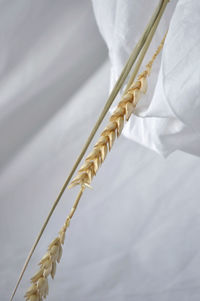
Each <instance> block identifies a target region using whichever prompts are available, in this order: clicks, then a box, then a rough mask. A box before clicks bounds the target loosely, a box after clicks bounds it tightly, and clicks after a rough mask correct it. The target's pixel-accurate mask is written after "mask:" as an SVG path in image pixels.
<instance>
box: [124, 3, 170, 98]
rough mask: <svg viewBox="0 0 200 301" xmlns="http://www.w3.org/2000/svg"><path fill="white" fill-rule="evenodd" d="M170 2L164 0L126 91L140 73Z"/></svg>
mask: <svg viewBox="0 0 200 301" xmlns="http://www.w3.org/2000/svg"><path fill="white" fill-rule="evenodd" d="M168 2H169V0H165V1H164V3H163V6H162V7H161V9H160V11H159V13H158V17H157V18H156V20H155V23H154V24H153V26H152V28H151V30H150V32H149V35H148V37H147V39H146V42H145V44H144V46H143V48H142V50H141V52H140V56H139V58H138V60H137V62H136V65H135V67H134V70H133V73H132V74H131V76H130V79H129V81H128V84H127V86H126V89H125V92H124V93H126V92H127V91H128V89H129V87H130V86H131V84H132V83H133V81H134V79H135V77H136V75H137V73H138V71H139V69H140V66H141V64H142V61H143V59H144V56H145V54H146V52H147V50H148V48H149V46H150V44H151V41H152V39H153V36H154V34H155V31H156V29H157V27H158V24H159V23H160V19H161V17H162V15H163V13H164V11H165V8H166V6H167V3H168Z"/></svg>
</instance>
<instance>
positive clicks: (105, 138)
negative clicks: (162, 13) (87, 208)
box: [69, 35, 166, 188]
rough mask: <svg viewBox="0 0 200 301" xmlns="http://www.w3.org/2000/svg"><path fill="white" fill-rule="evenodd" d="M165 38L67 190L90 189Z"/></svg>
mask: <svg viewBox="0 0 200 301" xmlns="http://www.w3.org/2000/svg"><path fill="white" fill-rule="evenodd" d="M165 37H166V35H165V36H164V38H163V40H162V42H161V44H160V45H159V47H158V49H157V50H156V52H155V53H154V55H153V57H152V59H151V60H150V61H149V63H148V64H147V65H146V69H145V70H144V71H143V72H142V73H141V74H140V75H139V76H138V78H137V81H136V82H134V83H133V84H132V85H131V86H130V88H129V89H128V91H127V93H126V94H125V95H124V96H123V97H122V99H121V101H120V102H119V104H118V106H117V108H116V109H115V111H114V113H113V114H112V115H111V117H110V119H109V123H108V125H107V126H106V128H105V129H104V131H103V132H102V133H101V135H100V138H99V140H98V141H97V143H96V144H95V145H94V148H93V150H92V152H91V153H90V154H89V155H88V156H87V157H86V159H85V162H84V164H83V166H82V167H81V168H80V169H79V171H78V174H77V176H76V177H75V178H74V179H73V181H72V182H71V184H70V186H69V188H71V187H73V186H77V185H81V186H84V187H91V186H90V184H91V182H92V179H93V177H94V176H95V175H96V172H97V171H98V169H99V167H100V165H101V164H102V163H103V161H104V160H105V158H106V155H107V152H108V150H109V151H110V150H111V148H112V146H113V143H114V141H115V138H116V137H119V136H120V134H121V132H122V130H123V127H124V121H125V120H126V121H128V120H129V118H130V116H131V114H132V113H133V112H134V109H135V107H136V105H137V103H138V101H139V99H140V97H141V95H142V94H144V93H146V91H147V77H148V76H149V75H150V71H151V68H152V65H153V62H154V60H155V58H156V57H157V55H158V54H159V52H160V51H161V49H162V47H163V44H164V41H165Z"/></svg>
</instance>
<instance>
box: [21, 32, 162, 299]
mask: <svg viewBox="0 0 200 301" xmlns="http://www.w3.org/2000/svg"><path fill="white" fill-rule="evenodd" d="M164 40H165V37H164V39H163V41H162V42H161V44H160V46H159V47H158V49H157V50H156V52H155V54H154V56H153V57H152V59H151V61H150V62H149V63H148V64H147V65H146V70H145V71H144V72H142V73H141V74H140V75H139V76H138V79H137V81H136V82H135V83H133V84H132V85H131V86H130V88H129V89H128V91H127V93H126V94H125V95H124V96H123V97H122V100H121V101H120V102H119V104H118V106H117V108H116V109H115V111H114V113H113V114H112V115H111V117H110V119H109V123H108V125H107V126H106V128H105V129H104V131H103V132H102V133H101V135H100V138H99V140H98V141H97V143H96V144H95V145H94V148H93V150H92V152H91V153H90V154H89V155H88V156H87V158H86V159H85V163H84V164H83V166H82V167H81V168H80V169H79V171H78V174H77V176H76V177H75V178H74V180H73V181H72V182H71V185H70V186H71V187H73V186H76V185H80V186H81V189H80V192H79V194H78V196H77V199H76V200H75V203H74V205H73V207H72V209H71V211H70V213H69V215H68V217H67V219H66V221H65V223H64V225H63V227H62V228H61V230H60V231H59V235H58V236H57V237H56V238H55V239H54V240H53V241H52V242H51V243H50V245H49V247H48V249H47V252H46V254H45V255H44V256H43V258H42V259H41V260H40V262H39V270H38V272H37V273H36V274H35V275H34V276H33V277H32V278H31V286H30V288H29V289H28V290H27V292H26V294H25V296H24V297H25V299H26V301H43V299H44V298H46V297H47V295H48V291H49V285H48V277H49V275H51V277H52V279H53V278H54V276H55V273H56V265H57V263H59V262H60V259H61V256H62V245H63V244H64V241H65V233H66V230H67V228H68V227H69V224H70V221H71V218H72V217H73V215H74V212H75V210H76V208H77V205H78V203H79V200H80V198H81V196H82V194H83V191H84V189H85V188H86V187H91V186H90V184H91V181H92V179H93V177H94V176H95V175H96V172H97V171H98V169H99V167H100V166H101V164H102V163H103V161H104V160H105V158H106V155H107V152H108V150H109V151H110V150H111V148H112V146H113V143H114V141H115V139H116V137H119V136H120V134H121V132H122V129H123V127H124V121H125V120H129V118H130V116H131V114H132V113H133V112H134V109H135V107H136V105H137V103H138V101H139V99H140V97H141V94H142V93H145V92H146V90H147V76H148V75H149V74H150V71H151V67H152V64H153V62H154V60H155V58H156V56H157V55H158V54H159V52H160V51H161V49H162V47H163V44H164Z"/></svg>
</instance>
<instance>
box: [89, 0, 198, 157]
mask: <svg viewBox="0 0 200 301" xmlns="http://www.w3.org/2000/svg"><path fill="white" fill-rule="evenodd" d="M158 2H159V1H157V0H153V1H147V0H141V1H133V0H116V1H115V0H111V1H106V0H104V1H102V0H93V6H94V11H95V15H96V19H97V23H98V26H99V28H100V31H101V34H102V36H103V37H104V39H105V41H106V43H107V46H108V49H109V56H110V61H111V65H112V67H111V88H112V87H113V85H114V83H115V82H116V80H117V78H118V76H119V74H120V72H121V70H122V67H123V65H124V64H125V62H126V60H127V58H128V56H129V55H130V53H131V50H132V48H133V46H134V45H135V44H136V42H137V41H138V39H139V37H140V35H141V34H142V32H143V30H144V27H145V25H146V24H147V22H148V20H149V18H150V16H151V15H152V12H153V11H154V8H155V7H156V5H157V4H158ZM176 4H177V5H176ZM175 6H176V7H175ZM172 15H173V16H172ZM199 15H200V1H199V0H194V1H187V0H179V1H178V2H177V1H175V0H172V1H170V2H169V4H168V6H167V8H166V11H165V14H164V16H163V18H162V20H161V23H160V24H159V27H158V30H157V32H156V34H155V38H154V39H153V42H152V46H151V47H150V50H149V52H148V55H147V57H146V58H145V60H144V64H143V66H142V68H144V65H145V64H146V63H147V62H148V59H149V58H150V57H151V56H152V54H153V52H154V51H155V50H156V48H157V47H158V45H159V43H160V41H161V39H162V37H163V36H164V33H165V32H166V30H167V28H168V26H169V31H168V35H167V39H166V42H165V45H164V49H163V53H162V59H161V62H160V59H157V60H156V62H155V63H154V66H153V72H152V74H151V76H150V79H149V89H148V91H147V96H145V97H143V99H142V100H141V101H140V103H139V105H138V107H137V109H136V115H137V116H132V117H131V119H130V121H129V122H128V123H127V124H126V126H125V128H124V131H123V134H124V135H125V136H126V137H128V138H129V139H132V140H134V141H137V142H138V143H140V144H142V145H144V146H146V147H148V148H151V149H153V150H154V151H156V152H158V153H160V154H162V155H164V156H167V155H169V154H170V153H172V152H173V151H175V150H177V149H179V150H182V151H185V152H188V153H191V154H195V155H198V156H199V155H200V118H199V116H200V99H199V94H200V35H199V29H200V18H199ZM169 24H170V25H169ZM158 73H159V74H158ZM154 88H155V90H154Z"/></svg>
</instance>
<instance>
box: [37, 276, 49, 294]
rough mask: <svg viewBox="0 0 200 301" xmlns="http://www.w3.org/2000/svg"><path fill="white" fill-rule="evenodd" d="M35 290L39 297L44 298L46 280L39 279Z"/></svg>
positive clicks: (46, 285)
mask: <svg viewBox="0 0 200 301" xmlns="http://www.w3.org/2000/svg"><path fill="white" fill-rule="evenodd" d="M37 288H38V292H39V294H40V296H41V297H44V298H46V296H47V294H48V280H47V279H46V278H45V277H41V278H40V279H39V280H38V282H37Z"/></svg>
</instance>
